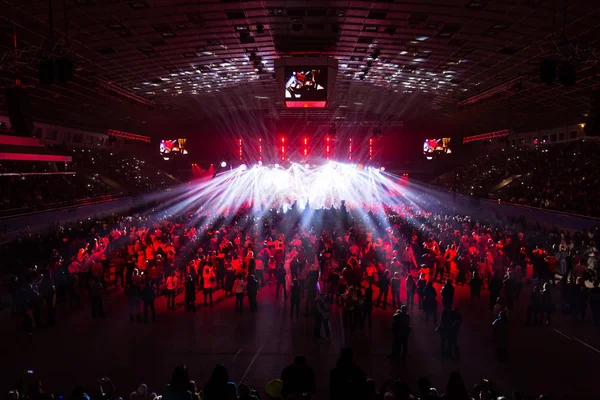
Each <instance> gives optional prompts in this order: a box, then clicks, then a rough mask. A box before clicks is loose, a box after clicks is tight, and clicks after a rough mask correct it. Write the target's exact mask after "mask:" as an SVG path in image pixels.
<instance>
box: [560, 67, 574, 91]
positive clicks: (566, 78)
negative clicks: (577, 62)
mask: <svg viewBox="0 0 600 400" xmlns="http://www.w3.org/2000/svg"><path fill="white" fill-rule="evenodd" d="M558 80H559V81H560V83H562V84H563V85H565V86H573V85H575V83H577V70H576V69H575V66H574V65H573V64H571V63H568V62H566V63H564V64H562V65H561V66H560V69H559V70H558Z"/></svg>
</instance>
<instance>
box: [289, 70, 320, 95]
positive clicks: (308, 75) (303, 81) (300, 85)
mask: <svg viewBox="0 0 600 400" xmlns="http://www.w3.org/2000/svg"><path fill="white" fill-rule="evenodd" d="M284 82H285V100H286V101H301V102H306V101H327V67H286V69H285V81H284Z"/></svg>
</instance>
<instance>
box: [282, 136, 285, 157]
mask: <svg viewBox="0 0 600 400" xmlns="http://www.w3.org/2000/svg"><path fill="white" fill-rule="evenodd" d="M284 144H285V138H284V137H283V136H282V137H281V160H285V146H284Z"/></svg>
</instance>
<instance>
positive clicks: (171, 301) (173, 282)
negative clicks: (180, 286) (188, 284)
mask: <svg viewBox="0 0 600 400" xmlns="http://www.w3.org/2000/svg"><path fill="white" fill-rule="evenodd" d="M177 283H178V280H177V272H175V271H173V272H171V276H169V277H168V278H167V284H166V285H167V310H175V296H176V295H177Z"/></svg>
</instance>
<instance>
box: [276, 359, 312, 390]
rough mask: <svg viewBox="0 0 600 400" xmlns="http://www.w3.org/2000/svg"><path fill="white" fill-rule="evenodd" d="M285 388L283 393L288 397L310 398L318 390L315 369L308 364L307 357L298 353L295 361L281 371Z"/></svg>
mask: <svg viewBox="0 0 600 400" xmlns="http://www.w3.org/2000/svg"><path fill="white" fill-rule="evenodd" d="M281 381H282V382H283V388H282V389H281V394H282V395H283V397H284V398H286V399H296V398H298V399H309V398H310V396H311V395H312V394H315V393H316V391H317V380H316V376H315V371H313V369H312V368H311V367H310V366H309V365H308V362H307V360H306V357H305V356H303V355H298V356H296V358H294V363H293V364H292V365H289V366H287V367H286V368H284V370H283V371H282V372H281Z"/></svg>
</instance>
